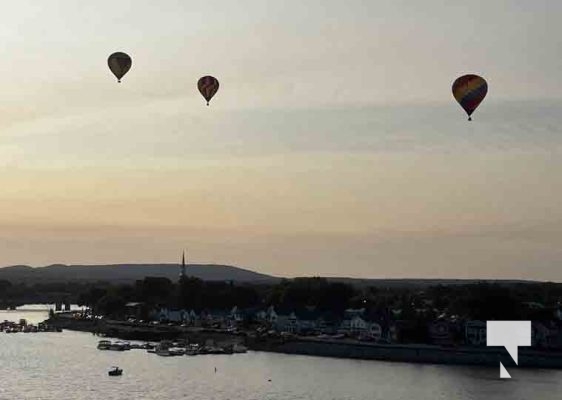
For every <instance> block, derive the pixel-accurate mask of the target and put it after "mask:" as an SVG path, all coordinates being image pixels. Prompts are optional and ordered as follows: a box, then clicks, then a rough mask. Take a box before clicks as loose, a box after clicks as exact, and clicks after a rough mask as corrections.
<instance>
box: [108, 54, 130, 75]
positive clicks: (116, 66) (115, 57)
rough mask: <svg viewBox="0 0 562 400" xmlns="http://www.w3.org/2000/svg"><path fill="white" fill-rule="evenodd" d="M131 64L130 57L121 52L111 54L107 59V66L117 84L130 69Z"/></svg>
mask: <svg viewBox="0 0 562 400" xmlns="http://www.w3.org/2000/svg"><path fill="white" fill-rule="evenodd" d="M132 64H133V61H132V60H131V57H129V56H128V55H127V54H125V53H121V52H117V53H113V54H112V55H110V56H109V58H108V59H107V65H109V69H110V70H111V72H113V75H115V77H116V78H117V82H121V78H123V76H125V74H126V73H127V72H128V71H129V70H130V69H131V65H132Z"/></svg>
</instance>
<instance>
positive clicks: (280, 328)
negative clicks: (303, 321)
mask: <svg viewBox="0 0 562 400" xmlns="http://www.w3.org/2000/svg"><path fill="white" fill-rule="evenodd" d="M274 329H275V330H276V331H277V332H281V333H282V332H286V333H293V334H297V333H299V320H298V318H297V316H296V314H295V313H294V312H291V313H290V314H288V315H287V314H280V315H278V316H277V319H276V321H275V324H274Z"/></svg>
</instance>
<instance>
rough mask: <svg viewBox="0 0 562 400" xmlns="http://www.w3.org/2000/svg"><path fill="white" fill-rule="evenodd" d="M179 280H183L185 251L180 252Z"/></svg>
mask: <svg viewBox="0 0 562 400" xmlns="http://www.w3.org/2000/svg"><path fill="white" fill-rule="evenodd" d="M180 278H185V251H182V253H181V269H180Z"/></svg>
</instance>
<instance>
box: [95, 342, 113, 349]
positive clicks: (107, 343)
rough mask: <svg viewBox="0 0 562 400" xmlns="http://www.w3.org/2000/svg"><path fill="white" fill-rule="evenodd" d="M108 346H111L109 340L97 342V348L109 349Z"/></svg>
mask: <svg viewBox="0 0 562 400" xmlns="http://www.w3.org/2000/svg"><path fill="white" fill-rule="evenodd" d="M110 347H111V342H110V341H109V340H100V341H99V342H98V349H99V350H109V348H110Z"/></svg>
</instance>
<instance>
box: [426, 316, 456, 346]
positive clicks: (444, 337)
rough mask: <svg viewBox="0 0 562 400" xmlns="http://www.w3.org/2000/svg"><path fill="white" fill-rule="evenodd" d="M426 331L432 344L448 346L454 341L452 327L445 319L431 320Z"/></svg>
mask: <svg viewBox="0 0 562 400" xmlns="http://www.w3.org/2000/svg"><path fill="white" fill-rule="evenodd" d="M428 331H429V332H428V333H429V339H430V340H431V342H432V343H433V344H437V345H441V346H448V345H451V344H453V342H454V330H453V327H452V326H451V324H450V323H449V321H447V320H445V319H442V320H438V321H434V322H431V323H430V324H429V327H428Z"/></svg>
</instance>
